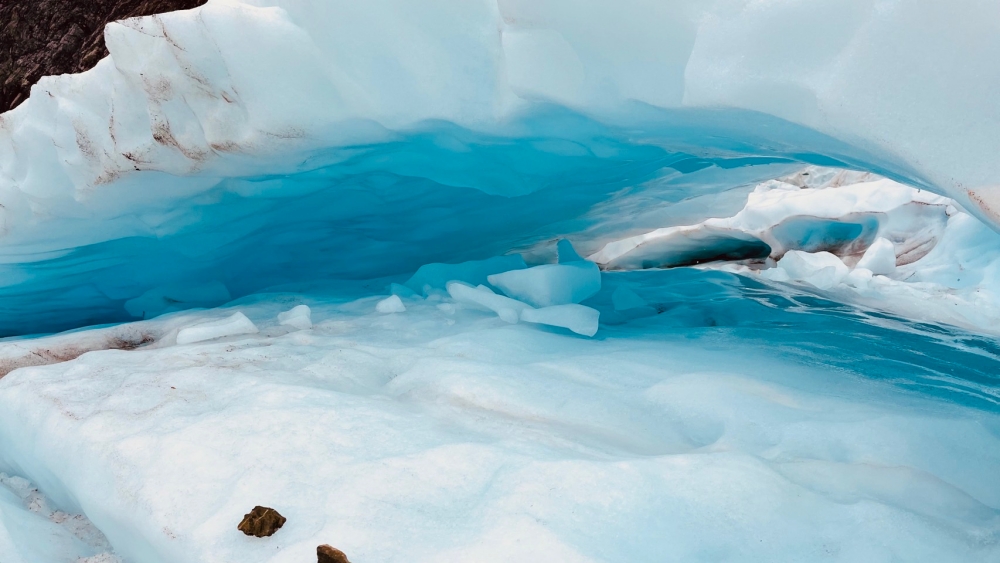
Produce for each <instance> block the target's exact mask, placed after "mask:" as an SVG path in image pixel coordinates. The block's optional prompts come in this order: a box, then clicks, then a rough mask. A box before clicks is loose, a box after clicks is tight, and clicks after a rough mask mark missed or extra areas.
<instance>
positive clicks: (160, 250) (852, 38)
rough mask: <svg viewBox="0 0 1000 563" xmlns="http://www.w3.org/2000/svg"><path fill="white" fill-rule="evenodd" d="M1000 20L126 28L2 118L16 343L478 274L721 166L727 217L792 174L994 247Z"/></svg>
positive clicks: (971, 7)
mask: <svg viewBox="0 0 1000 563" xmlns="http://www.w3.org/2000/svg"><path fill="white" fill-rule="evenodd" d="M998 10H1000V8H998V7H997V5H996V4H995V3H992V2H986V1H977V2H967V3H963V4H962V6H960V7H948V8H945V7H943V5H941V4H940V3H936V2H930V1H918V0H910V1H905V2H894V1H889V0H879V1H876V0H867V1H862V0H857V1H854V0H852V1H849V2H843V1H840V0H824V1H810V2H805V1H801V0H785V1H780V2H766V3H764V2H751V1H739V0H717V1H710V2H702V1H698V2H695V1H693V0H692V1H686V2H681V1H678V2H667V3H664V2H652V1H640V0H634V1H629V2H613V3H612V2H601V1H588V2H584V3H580V2H569V1H560V0H545V1H531V2H525V1H512V0H504V1H501V2H492V1H485V0H483V1H479V0H476V1H465V0H433V1H427V2H419V3H413V2H407V1H403V0H381V1H377V2H366V3H364V4H363V5H358V4H357V3H354V2H347V1H323V2H320V1H305V0H281V1H274V2H263V1H253V2H251V1H237V0H212V1H210V2H209V3H208V4H207V5H206V6H203V7H201V8H198V9H195V10H191V11H186V12H177V13H171V14H165V15H162V16H155V17H149V18H142V19H134V20H128V21H125V22H120V23H116V24H111V25H109V26H108V29H107V34H106V35H107V43H108V47H109V49H110V51H111V57H109V58H108V59H106V60H104V61H102V62H101V63H100V64H99V65H98V66H97V68H95V69H93V70H92V71H89V72H87V73H84V74H81V75H75V76H61V77H51V78H46V79H43V80H42V81H41V82H40V83H39V84H38V85H37V86H36V87H35V88H34V90H33V94H32V96H31V98H30V99H29V101H28V102H27V103H25V104H23V105H22V106H20V107H18V108H17V109H15V110H14V111H12V112H9V113H7V114H4V115H3V116H0V205H2V206H3V207H2V208H0V221H2V226H3V235H2V238H0V256H2V262H3V265H2V266H0V273H2V275H3V287H2V288H0V297H2V300H3V301H2V302H3V308H4V310H5V313H6V314H5V315H4V316H5V317H6V319H7V323H6V324H4V325H3V326H0V333H7V334H12V333H23V332H26V331H29V332H30V331H37V330H51V329H54V328H66V327H71V326H79V325H81V324H85V323H88V322H101V321H110V320H123V319H126V318H130V315H128V314H127V312H126V311H125V309H124V307H123V303H124V302H125V301H127V300H129V299H133V298H136V297H139V296H141V295H142V294H143V293H145V292H147V291H150V290H153V291H158V290H157V288H162V287H164V286H169V285H171V284H174V285H176V284H182V285H191V284H212V283H222V284H224V285H225V286H227V288H228V290H229V291H230V292H231V293H232V294H233V295H239V294H245V293H248V292H249V291H253V290H256V289H260V288H261V287H265V286H267V285H270V284H274V283H284V282H288V281H297V280H302V279H305V278H309V277H329V276H337V277H368V276H372V275H384V274H388V273H396V272H404V271H407V270H412V269H413V268H415V267H416V266H419V265H420V264H422V263H426V262H429V261H434V260H450V261H460V260H464V259H468V258H483V257H487V256H490V255H494V254H497V253H500V252H504V251H508V250H510V249H511V248H514V247H519V246H524V245H530V244H532V243H534V242H537V241H538V240H544V239H545V238H546V237H551V236H555V235H559V234H565V232H566V231H565V229H563V227H565V226H566V224H567V222H570V223H571V222H573V221H575V220H578V219H579V217H580V216H581V215H582V214H583V211H584V210H586V209H589V208H590V207H591V206H593V205H595V204H598V203H600V202H602V201H607V200H608V199H610V198H611V196H612V194H614V193H616V192H617V191H618V190H621V189H623V188H630V189H634V188H636V186H644V187H643V189H651V190H653V191H654V193H653V195H652V197H662V196H663V194H664V193H668V192H673V193H676V189H677V187H678V186H677V185H673V186H667V187H663V186H651V185H650V184H644V182H648V181H651V180H657V179H664V178H667V179H669V178H674V177H675V176H676V175H677V174H687V173H692V172H694V171H697V170H699V169H704V168H705V167H710V168H713V167H714V168H715V169H716V171H717V172H719V173H718V174H717V175H716V178H715V179H714V182H711V183H705V184H701V186H700V188H699V189H701V190H724V189H728V188H731V187H733V186H735V185H739V184H741V183H743V182H745V181H747V180H750V181H759V180H763V179H767V178H768V177H774V174H772V172H773V171H763V170H757V171H753V170H751V171H744V172H741V171H738V170H736V168H738V167H741V166H747V165H750V164H758V165H759V164H762V163H763V162H772V163H773V162H774V160H773V159H774V158H779V159H781V161H808V162H814V163H820V164H837V165H841V166H848V167H855V168H862V169H870V170H874V171H876V172H879V173H883V174H888V175H890V176H893V177H895V178H897V179H902V180H906V181H908V182H910V183H914V184H917V185H920V186H923V187H927V188H930V189H933V190H936V191H939V192H941V193H945V194H947V195H949V196H951V197H953V198H956V200H957V201H959V202H961V203H962V204H964V205H966V206H967V207H968V208H969V209H970V210H971V211H972V212H973V213H976V214H977V215H978V216H979V217H980V218H983V219H986V220H987V221H993V222H995V221H994V219H993V218H992V217H993V216H992V214H991V213H992V212H991V211H990V208H989V206H990V205H991V204H990V202H991V201H992V198H993V197H994V196H993V195H992V194H993V190H995V186H996V184H997V182H998V178H1000V169H998V164H997V160H996V159H995V158H994V155H995V154H997V151H998V149H1000V146H998V145H1000V141H998V140H997V136H996V135H995V134H994V133H995V131H996V130H997V128H998V119H1000V117H998V116H997V114H996V112H995V111H994V108H995V103H994V100H993V95H992V92H995V91H996V90H997V89H998V87H1000V71H998V70H997V67H996V65H994V64H992V61H994V60H996V59H997V55H998V54H1000V34H998V33H996V32H995V31H996V25H997V24H996V22H997V21H1000V18H998V17H997V16H998V14H997V11H998ZM720 107H725V108H728V109H719V108H720ZM837 139H839V140H837ZM748 156H757V157H764V158H765V159H771V160H760V159H756V160H754V159H748V158H747V157H748ZM753 168H756V167H753ZM748 177H749V178H748ZM674 179H675V180H676V178H674ZM689 186H690V182H689V183H687V184H685V186H684V187H686V188H688V187H689ZM659 188H662V189H660V190H659V191H657V189H659ZM970 190H971V191H970ZM307 196H311V198H310V197H307ZM501 215H502V219H501V217H500V216H501ZM560 222H562V223H561V224H560ZM557 224H559V227H556V226H555V225H557ZM576 226H577V227H579V226H581V225H579V224H577V225H576ZM403 231H405V233H406V236H403V234H401V232H403ZM418 231H419V233H418ZM414 233H417V234H416V235H415V236H413V235H414ZM415 242H416V243H415ZM478 249H482V250H478ZM29 282H30V283H29Z"/></svg>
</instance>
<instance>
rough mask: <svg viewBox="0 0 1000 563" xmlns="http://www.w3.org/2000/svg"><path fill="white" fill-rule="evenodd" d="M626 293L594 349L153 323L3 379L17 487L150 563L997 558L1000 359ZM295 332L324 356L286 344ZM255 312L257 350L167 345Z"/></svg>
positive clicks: (751, 293)
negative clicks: (125, 342)
mask: <svg viewBox="0 0 1000 563" xmlns="http://www.w3.org/2000/svg"><path fill="white" fill-rule="evenodd" d="M603 277H604V280H603V283H602V289H601V292H600V293H599V294H598V295H596V296H594V297H593V298H591V299H590V300H588V301H587V302H586V303H587V304H588V305H589V306H591V307H594V308H595V309H597V310H599V311H600V312H601V322H602V323H603V324H602V325H601V329H600V331H599V332H598V334H597V335H596V337H595V338H594V339H584V338H579V337H576V336H574V335H571V334H567V333H566V332H564V331H562V330H547V329H544V328H539V327H537V326H536V325H531V324H527V323H517V324H507V323H505V322H503V321H502V320H501V319H498V318H497V317H496V315H494V314H493V313H492V312H491V311H484V310H482V309H481V308H480V307H479V306H478V305H475V304H472V303H470V302H466V301H462V300H453V299H451V298H450V297H443V298H442V297H441V296H432V297H431V298H427V299H418V298H412V299H408V300H407V312H406V314H403V315H382V314H379V313H378V312H376V311H375V307H374V304H375V303H376V302H377V301H378V300H379V299H380V297H376V296H372V295H365V296H363V297H361V298H358V299H353V298H350V299H344V298H342V297H337V296H331V295H324V294H304V295H303V294H271V295H269V296H260V297H254V298H252V299H245V300H243V301H241V302H238V303H234V304H232V305H231V306H230V307H229V308H228V309H225V310H211V311H191V312H182V313H175V314H172V315H168V316H166V317H161V318H159V319H156V320H153V321H143V322H142V323H140V324H139V326H140V327H142V330H148V331H149V332H151V333H156V334H163V335H164V336H162V337H160V338H158V339H157V340H156V341H155V342H152V343H149V344H147V345H145V346H143V347H140V348H137V349H135V350H131V351H125V350H104V351H94V352H90V353H87V354H84V355H82V356H80V357H78V358H77V359H75V360H71V361H67V362H62V363H58V364H53V365H48V366H39V367H27V368H23V369H18V370H16V371H14V372H12V373H10V374H9V375H7V376H6V377H4V378H3V379H2V380H0V404H2V405H3V406H4V408H3V409H0V471H5V472H8V473H14V474H17V475H21V476H24V477H27V478H30V479H31V480H32V482H33V483H35V484H36V485H38V486H39V487H41V489H42V491H43V492H44V493H45V494H46V495H47V496H48V498H50V499H51V500H52V502H54V503H56V505H58V506H59V508H60V509H61V510H64V511H67V512H69V513H83V514H85V515H86V516H87V517H88V518H89V519H90V520H91V521H92V522H93V523H94V524H95V525H96V526H98V527H99V528H100V529H101V530H102V531H103V532H104V533H105V534H106V535H107V537H108V540H109V541H110V542H111V544H112V545H113V546H114V548H115V550H116V552H118V553H119V554H120V555H122V556H123V558H124V560H125V561H126V562H128V563H132V562H135V563H139V562H142V563H145V562H163V563H182V562H183V563H189V562H190V561H246V562H264V561H270V562H282V563H284V562H288V563H291V562H293V561H302V560H308V559H309V558H312V557H315V548H316V545H318V544H321V543H330V544H333V545H336V546H337V547H338V548H339V549H342V550H344V551H345V552H346V553H347V554H348V555H349V556H350V558H351V560H352V561H358V562H360V563H364V562H366V561H372V562H376V561H377V562H386V563H391V562H394V561H407V562H414V561H417V562H419V561H428V562H429V561H455V562H456V563H457V562H465V561H482V562H487V563H488V562H491V561H497V562H500V561H510V560H523V561H579V562H598V561H608V562H611V561H664V560H666V561H698V560H720V559H721V560H726V559H733V560H737V559H738V560H740V561H762V562H763V561H775V560H814V559H816V558H820V559H826V560H831V561H844V562H856V561H892V560H904V561H916V562H925V561H926V562H928V563H930V562H934V563H940V562H956V563H957V562H962V563H969V562H973V563H978V562H983V563H987V562H992V561H995V560H996V558H997V557H998V555H1000V553H998V551H997V550H998V547H997V546H998V545H1000V544H998V542H997V538H998V537H1000V481H998V478H1000V477H998V474H997V472H996V467H997V465H998V464H1000V439H998V436H1000V432H998V429H1000V396H998V394H997V391H996V389H997V376H996V374H997V373H998V371H1000V357H998V356H997V349H996V345H995V342H994V340H993V339H992V338H984V337H981V336H976V335H974V334H970V333H963V332H961V331H960V330H957V329H954V328H948V327H943V326H940V325H931V324H921V323H913V322H910V321H905V320H902V319H899V318H897V317H893V316H891V315H886V314H885V313H880V312H878V311H874V310H869V309H865V308H860V307H854V306H847V305H843V304H840V303H837V302H835V301H831V300H829V299H826V298H823V297H820V296H817V295H816V294H815V293H810V292H808V291H804V290H801V289H797V288H795V287H793V286H788V285H785V286H777V285H773V286H772V285H765V284H762V283H759V282H757V281H755V280H753V279H751V278H748V277H741V276H737V275H733V274H728V273H724V272H714V271H699V270H694V269H675V270H651V271H642V272H614V273H606V274H604V275H603ZM452 286H453V287H455V286H459V287H465V288H466V289H468V290H469V291H478V292H482V293H485V291H488V288H483V290H478V289H476V288H471V287H468V286H462V285H460V284H452ZM484 290H485V291H484ZM619 290H622V291H624V290H628V291H629V292H631V293H634V294H635V295H636V296H638V297H639V298H640V299H642V300H643V301H644V302H646V303H648V305H647V306H640V307H637V308H630V309H628V310H625V311H617V310H616V309H615V307H614V304H613V301H614V295H615V293H616V292H619ZM356 291H358V292H360V293H364V292H365V291H366V290H365V289H364V287H359V288H357V289H356ZM338 293H341V294H342V293H345V291H339V292H338ZM618 294H619V295H621V294H622V293H618ZM496 297H497V298H500V299H506V298H504V297H502V296H496ZM301 303H307V304H308V305H309V307H310V308H311V309H312V317H313V320H314V327H313V328H312V330H308V331H299V330H294V329H293V327H287V326H282V325H280V324H278V321H277V315H278V314H279V313H281V312H283V311H287V310H288V309H289V308H290V306H291V305H292V304H301ZM237 311H239V312H240V313H242V314H244V315H246V316H247V318H249V319H251V320H252V321H253V322H254V323H255V324H256V325H257V326H258V327H259V328H260V332H259V333H257V334H248V335H243V336H240V337H232V338H230V339H227V340H225V341H206V342H200V343H195V344H188V345H184V346H178V345H174V344H173V341H172V340H171V339H170V337H169V336H168V335H169V333H170V330H173V329H172V328H170V327H176V326H189V325H192V324H195V323H197V322H200V321H202V320H211V319H213V318H218V317H219V316H224V315H232V314H234V313H235V312H237ZM160 323H170V324H169V326H164V327H161V328H156V327H157V326H158V324H160ZM101 330H107V329H101ZM89 332H90V331H80V332H76V333H71V334H70V335H64V336H61V337H59V338H67V337H73V336H75V337H76V338H80V339H85V338H88V336H87V335H88V333H89ZM49 340H50V339H49V338H43V339H37V342H36V343H37V345H38V346H46V343H47V341H49ZM18 342H20V343H21V344H20V345H22V346H23V345H24V343H23V341H14V342H6V343H0V348H7V347H9V346H13V345H14V344H15V343H18ZM859 360H863V361H859ZM256 504H262V505H267V506H272V507H275V508H277V509H278V510H279V511H281V513H282V514H283V515H285V516H286V517H287V518H288V522H287V523H286V524H285V526H284V527H283V528H282V529H281V530H280V531H279V532H278V533H277V534H275V535H274V536H272V537H271V538H269V539H267V540H260V539H256V538H247V537H246V536H244V535H243V534H241V533H240V532H238V531H237V530H236V524H237V523H238V522H239V520H240V518H241V517H242V515H243V514H245V513H246V512H247V510H249V509H250V508H252V506H254V505H256Z"/></svg>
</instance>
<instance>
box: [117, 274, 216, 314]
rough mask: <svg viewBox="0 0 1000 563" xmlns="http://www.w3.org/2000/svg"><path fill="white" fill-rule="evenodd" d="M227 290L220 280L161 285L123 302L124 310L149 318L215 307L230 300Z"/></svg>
mask: <svg viewBox="0 0 1000 563" xmlns="http://www.w3.org/2000/svg"><path fill="white" fill-rule="evenodd" d="M231 299H232V297H231V296H230V295H229V290H228V289H226V286H225V285H223V284H222V283H220V282H217V281H213V282H209V283H203V284H175V285H168V286H161V287H157V288H154V289H151V290H149V291H147V292H146V293H143V294H142V296H140V297H136V298H135V299H129V300H128V301H126V302H125V310H126V311H128V313H129V314H130V315H132V316H133V317H139V318H144V319H149V318H152V317H157V316H159V315H162V314H164V313H170V312H173V311H181V310H184V309H194V308H198V307H216V306H218V305H222V304H223V303H226V302H227V301H229V300H231Z"/></svg>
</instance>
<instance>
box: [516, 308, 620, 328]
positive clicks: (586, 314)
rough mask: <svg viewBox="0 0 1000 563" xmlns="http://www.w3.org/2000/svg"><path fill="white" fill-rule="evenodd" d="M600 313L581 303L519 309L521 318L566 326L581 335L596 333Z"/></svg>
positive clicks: (527, 320)
mask: <svg viewBox="0 0 1000 563" xmlns="http://www.w3.org/2000/svg"><path fill="white" fill-rule="evenodd" d="M600 315H601V314H600V312H598V311H597V310H595V309H591V308H590V307H584V306H583V305H576V304H569V305H551V306H548V307H542V308H540V309H525V310H524V311H521V320H522V321H524V322H526V323H536V324H543V325H549V326H557V327H562V328H567V329H569V330H571V331H573V332H575V333H577V334H581V335H583V336H594V335H595V334H597V328H598V321H599V319H600Z"/></svg>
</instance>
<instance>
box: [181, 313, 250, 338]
mask: <svg viewBox="0 0 1000 563" xmlns="http://www.w3.org/2000/svg"><path fill="white" fill-rule="evenodd" d="M255 332H257V327H256V326H255V325H254V324H253V321H251V320H250V319H248V318H247V317H246V315H244V314H243V313H239V312H237V313H233V315H232V316H229V317H226V318H224V319H220V320H216V321H205V322H201V323H198V324H196V325H193V326H189V327H185V328H182V329H181V330H180V331H179V332H178V333H177V343H178V344H192V343H195V342H202V341H205V340H214V339H216V338H225V337H226V336H239V335H242V334H254V333H255Z"/></svg>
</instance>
